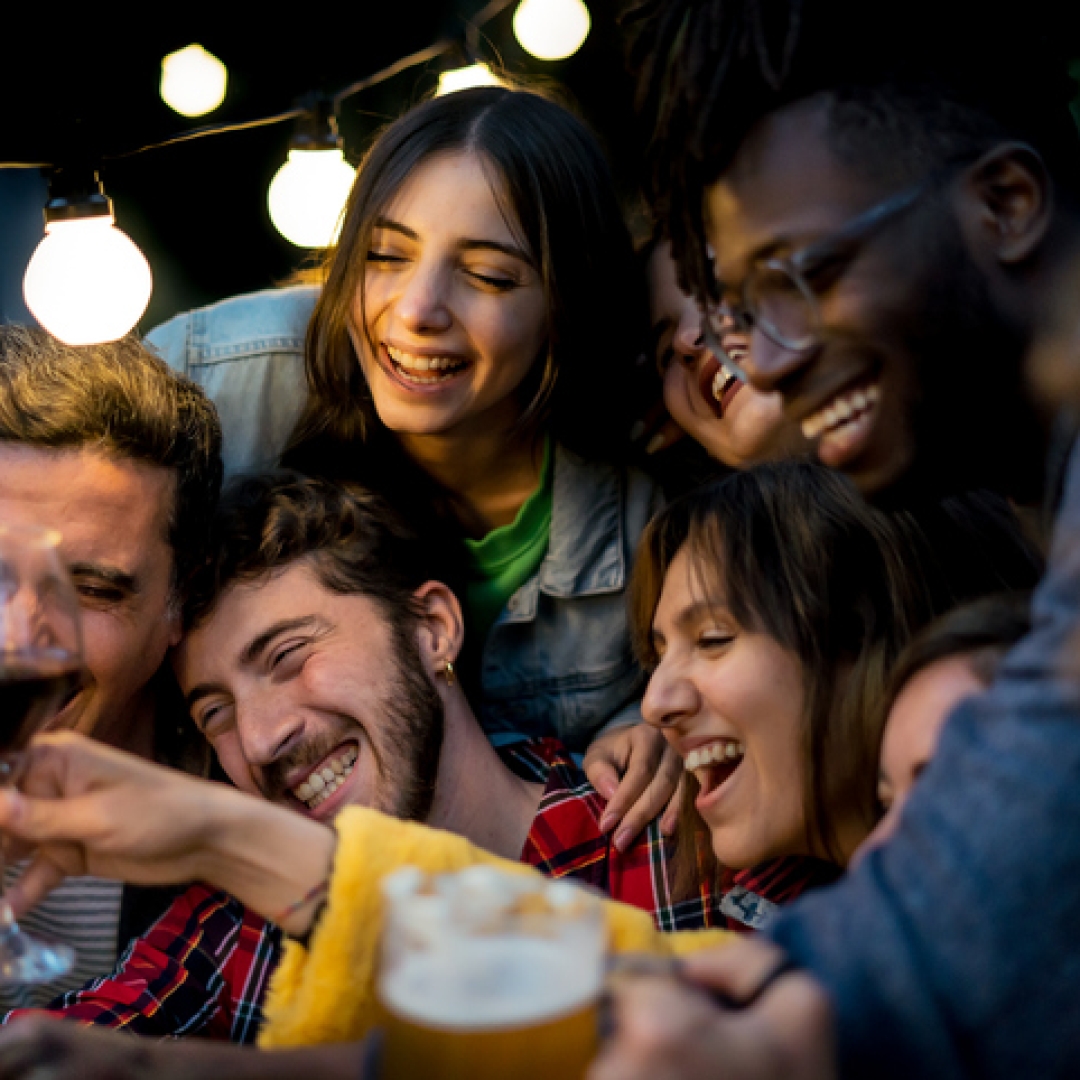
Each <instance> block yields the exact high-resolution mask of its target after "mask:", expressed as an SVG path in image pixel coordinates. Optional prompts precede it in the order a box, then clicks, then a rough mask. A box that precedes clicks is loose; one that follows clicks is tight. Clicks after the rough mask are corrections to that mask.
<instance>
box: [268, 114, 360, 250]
mask: <svg viewBox="0 0 1080 1080" xmlns="http://www.w3.org/2000/svg"><path fill="white" fill-rule="evenodd" d="M331 107H332V106H331V103H330V102H329V101H328V100H327V99H325V98H315V99H311V100H310V101H309V103H308V108H306V109H305V110H304V111H303V112H302V115H301V117H300V119H299V120H298V121H297V126H296V131H295V133H294V135H293V137H292V140H291V141H290V143H289V156H288V160H287V161H286V162H285V164H284V165H282V166H281V168H280V169H278V171H277V173H276V174H275V175H274V179H273V180H271V181H270V189H269V191H268V192H267V197H266V199H267V204H268V206H269V209H270V220H271V221H272V222H273V223H274V228H276V229H277V231H278V232H279V233H281V235H282V236H284V237H285V239H286V240H288V241H289V242H290V243H293V244H295V245H296V246H297V247H304V248H323V247H329V246H330V244H332V243H333V242H334V241H335V240H336V239H337V234H338V230H339V229H340V228H341V218H342V214H343V212H344V210H345V202H346V200H347V199H348V197H349V191H350V190H351V189H352V184H353V180H354V179H355V177H356V170H355V169H353V168H352V166H351V165H349V164H348V162H347V161H346V160H345V154H344V151H343V149H342V143H341V136H340V135H338V131H337V122H336V121H335V119H334V117H333V115H332V114H331V112H330V109H331Z"/></svg>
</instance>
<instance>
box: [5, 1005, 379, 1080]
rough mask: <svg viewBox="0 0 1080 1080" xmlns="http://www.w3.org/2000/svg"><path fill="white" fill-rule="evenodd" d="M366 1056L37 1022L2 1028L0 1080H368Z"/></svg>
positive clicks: (48, 1019) (352, 1047)
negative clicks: (313, 1079) (315, 1079)
mask: <svg viewBox="0 0 1080 1080" xmlns="http://www.w3.org/2000/svg"><path fill="white" fill-rule="evenodd" d="M364 1050H365V1047H364V1046H363V1044H361V1043H351V1044H339V1045H335V1046H318V1047H309V1048H304V1049H302V1050H274V1051H268V1050H265V1051H264V1050H256V1049H255V1048H254V1047H247V1046H233V1045H231V1044H229V1043H216V1044H215V1043H206V1042H203V1041H202V1040H199V1039H190V1040H187V1041H186V1042H180V1043H177V1042H156V1041H152V1040H151V1039H148V1038H140V1037H139V1036H137V1035H132V1034H129V1033H128V1032H124V1031H110V1030H106V1029H101V1028H93V1027H83V1026H82V1025H81V1024H76V1023H74V1022H73V1021H71V1020H64V1019H61V1018H59V1017H55V1016H45V1015H41V1014H38V1015H33V1016H26V1017H19V1018H18V1019H16V1020H15V1021H13V1022H12V1023H10V1024H8V1025H6V1026H4V1027H3V1028H0V1080H22V1078H25V1080H146V1077H148V1076H152V1077H154V1080H294V1078H295V1077H297V1076H314V1075H317V1076H319V1077H320V1078H323V1080H363V1077H364V1075H365V1074H364V1073H363V1072H362V1071H361V1069H362V1067H363V1060H364Z"/></svg>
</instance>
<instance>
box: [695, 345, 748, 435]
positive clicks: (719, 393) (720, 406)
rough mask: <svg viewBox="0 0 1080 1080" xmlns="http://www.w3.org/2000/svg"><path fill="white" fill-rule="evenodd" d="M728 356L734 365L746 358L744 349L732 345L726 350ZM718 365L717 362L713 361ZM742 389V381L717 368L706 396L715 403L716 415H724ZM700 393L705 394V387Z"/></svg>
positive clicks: (723, 369)
mask: <svg viewBox="0 0 1080 1080" xmlns="http://www.w3.org/2000/svg"><path fill="white" fill-rule="evenodd" d="M727 354H728V356H729V357H730V358H731V359H732V360H734V361H735V363H736V364H740V365H741V364H742V362H743V360H744V358H745V357H746V349H745V348H744V347H743V346H741V345H733V346H732V347H731V348H729V349H728V350H727ZM714 362H716V363H719V361H714ZM742 388H743V383H742V380H740V379H739V378H738V377H737V376H736V375H732V374H731V373H730V372H729V371H728V370H727V368H725V367H723V366H722V365H721V366H720V367H718V368H717V370H716V373H715V374H714V375H713V377H712V379H711V381H710V383H709V386H708V391H709V392H708V393H707V394H706V396H711V397H712V399H713V402H714V403H715V405H714V408H715V409H716V412H717V414H718V415H719V416H720V417H721V418H722V417H723V415H724V413H725V412H727V410H728V408H729V407H730V406H731V402H732V401H733V400H734V398H735V395H736V394H737V393H738V392H739V391H740V390H741V389H742ZM702 391H703V392H705V387H702Z"/></svg>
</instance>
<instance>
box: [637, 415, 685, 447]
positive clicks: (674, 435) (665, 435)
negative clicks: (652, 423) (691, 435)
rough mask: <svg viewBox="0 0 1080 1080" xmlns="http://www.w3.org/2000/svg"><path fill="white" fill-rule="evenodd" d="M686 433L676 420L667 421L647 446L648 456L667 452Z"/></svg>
mask: <svg viewBox="0 0 1080 1080" xmlns="http://www.w3.org/2000/svg"><path fill="white" fill-rule="evenodd" d="M685 434H686V432H685V431H683V429H682V428H681V427H679V425H678V424H676V423H675V421H674V420H668V421H666V422H665V423H664V424H663V425H662V426H661V427H660V430H659V431H657V432H656V433H655V434H654V435H653V437H652V438H651V439H649V441H648V443H646V445H645V453H646V454H659V453H660V452H661V451H662V450H666V449H667V448H668V447H669V446H674V445H675V443H677V442H678V441H679V440H680V439H681V438H683V436H685Z"/></svg>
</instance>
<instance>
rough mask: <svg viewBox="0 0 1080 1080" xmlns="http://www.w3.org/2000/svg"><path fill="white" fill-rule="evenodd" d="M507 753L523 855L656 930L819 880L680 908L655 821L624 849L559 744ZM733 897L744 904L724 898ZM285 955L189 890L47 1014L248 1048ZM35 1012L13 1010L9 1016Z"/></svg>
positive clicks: (788, 894) (261, 930)
mask: <svg viewBox="0 0 1080 1080" xmlns="http://www.w3.org/2000/svg"><path fill="white" fill-rule="evenodd" d="M500 753H501V754H502V755H503V757H504V760H505V761H506V763H507V764H508V765H509V766H510V767H511V768H512V769H514V771H515V772H516V773H518V774H519V775H521V776H523V777H524V778H526V779H528V780H531V781H534V782H539V783H543V784H544V785H545V787H544V794H543V797H542V798H541V800H540V808H539V811H538V812H537V815H536V819H535V821H534V822H533V826H532V829H531V830H530V831H529V835H528V837H527V838H526V841H525V847H524V849H523V851H522V853H521V861H522V862H524V863H527V864H529V865H530V866H535V867H536V868H537V869H538V870H540V871H542V872H543V873H545V874H547V875H548V876H550V877H573V878H576V879H577V880H579V881H584V882H587V883H588V884H590V885H593V886H595V887H596V888H598V889H600V890H601V891H603V892H605V893H607V894H608V895H610V896H612V897H613V898H614V899H616V900H622V901H624V902H626V903H629V904H634V905H635V906H637V907H640V908H644V909H645V910H646V911H649V912H651V913H652V914H653V916H654V917H655V919H656V922H657V925H658V926H659V927H660V929H661V930H688V929H697V928H701V927H706V926H721V927H723V926H728V927H731V928H733V929H743V930H745V929H747V928H748V927H747V924H749V925H750V926H753V925H755V921H754V920H755V919H759V918H760V917H761V911H762V910H765V912H766V915H767V914H768V913H769V911H770V910H771V905H774V904H780V903H784V902H786V901H787V900H790V899H794V897H795V896H797V895H798V894H799V893H801V892H803V891H804V890H805V889H806V888H809V887H811V886H812V885H815V884H819V883H821V882H822V881H823V880H824V878H823V876H822V867H823V864H821V863H817V862H815V861H814V860H811V859H780V860H777V861H776V862H775V863H770V864H768V866H767V867H759V868H758V869H757V870H756V871H744V872H743V873H742V874H739V875H736V879H735V883H736V887H737V888H736V889H735V890H733V891H732V892H731V893H727V894H725V895H724V896H723V897H721V898H720V899H719V901H717V898H716V897H714V896H711V895H710V894H709V892H708V890H707V889H703V890H702V891H701V893H700V895H698V896H696V897H694V898H693V899H691V900H684V901H681V902H679V903H676V902H674V901H672V899H671V895H670V890H669V888H668V870H669V866H668V861H667V846H666V844H665V843H664V841H663V839H662V838H661V836H660V833H659V829H658V827H657V825H656V823H655V822H654V823H653V824H652V825H650V826H649V828H648V829H647V830H646V832H645V833H644V834H643V835H642V836H641V837H640V838H639V839H638V841H637V842H636V843H635V844H634V845H633V846H632V847H631V848H630V849H629V850H628V851H626V852H625V853H620V852H618V851H617V850H616V849H615V847H614V845H613V844H612V843H611V837H610V836H609V835H607V834H605V833H602V832H601V831H600V826H599V822H600V816H601V814H602V813H603V811H604V805H605V804H604V800H603V799H602V798H601V797H600V796H599V795H598V794H597V793H596V791H595V790H593V788H592V786H591V785H590V784H589V782H588V780H587V779H586V778H585V774H584V773H583V772H582V770H581V769H580V768H579V767H578V766H577V765H576V764H575V763H574V761H573V759H572V758H571V757H570V755H569V754H568V753H566V751H565V750H563V748H562V746H561V745H560V744H559V743H558V742H557V741H556V740H554V739H539V740H533V741H530V742H525V743H517V744H514V745H511V746H509V747H503V748H501V749H500ZM832 876H835V871H833V872H832ZM740 890H741V891H740ZM735 894H737V897H738V904H736V905H734V906H732V905H728V904H727V901H728V900H729V898H730V897H732V895H735ZM762 905H764V909H763V908H762ZM280 956H281V931H280V930H279V929H278V928H277V927H276V926H274V925H273V924H272V923H269V922H267V921H266V920H265V919H263V918H262V917H261V916H259V915H256V914H255V913H254V912H252V911H249V910H247V909H246V908H245V907H244V906H243V905H242V904H240V903H239V902H238V901H236V900H234V899H232V898H231V897H230V896H228V895H227V894H225V893H222V892H218V891H215V890H213V889H210V888H208V887H206V886H205V885H193V886H191V887H190V888H189V889H188V890H187V891H186V892H185V893H183V894H182V895H181V896H180V897H179V898H178V899H177V900H176V901H175V902H174V903H173V905H172V906H171V907H170V908H169V909H168V911H166V912H165V914H164V915H163V916H162V917H161V918H160V919H159V920H158V921H157V922H156V923H155V924H154V925H153V926H152V927H151V928H150V929H149V930H148V931H147V932H146V933H145V934H144V935H143V936H142V937H139V938H135V939H134V940H133V941H132V942H131V943H130V944H129V945H128V948H127V950H126V951H125V953H124V955H123V956H121V958H120V960H119V962H118V964H117V966H116V968H115V970H114V971H113V972H112V973H111V974H110V975H107V976H105V977H104V978H101V979H95V980H94V981H93V982H90V983H88V984H87V985H86V986H84V987H83V988H82V989H80V990H73V991H71V992H70V993H68V994H65V995H64V996H63V997H61V998H59V999H58V1000H57V1001H55V1002H53V1004H52V1005H51V1006H50V1007H49V1010H48V1011H49V1012H53V1013H60V1014H62V1015H64V1016H66V1017H69V1018H70V1019H73V1020H77V1021H80V1022H82V1023H85V1024H101V1025H104V1026H106V1027H114V1028H125V1029H127V1030H128V1031H133V1032H137V1033H138V1034H140V1035H146V1036H150V1037H157V1038H180V1037H184V1036H190V1035H200V1036H202V1037H204V1038H217V1039H231V1040H232V1041H233V1042H238V1043H252V1042H254V1041H255V1036H256V1034H257V1032H258V1030H259V1027H260V1025H261V1023H262V1019H263V1016H262V1006H263V1001H264V999H265V996H266V990H267V987H268V986H269V982H270V974H271V972H272V971H273V969H274V966H275V965H276V964H277V962H278V960H279V958H280ZM29 1011H31V1010H22V1009H21V1010H15V1011H13V1012H10V1013H8V1014H7V1016H6V1017H5V1018H4V1019H5V1022H6V1021H8V1020H10V1019H11V1018H12V1017H15V1016H19V1015H22V1014H23V1013H25V1012H29Z"/></svg>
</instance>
